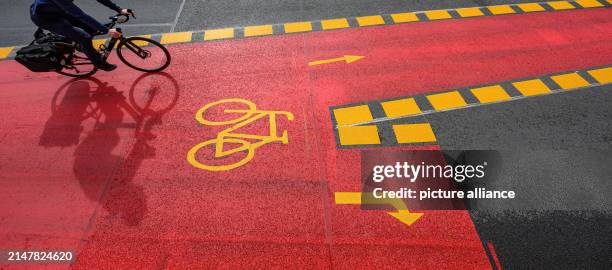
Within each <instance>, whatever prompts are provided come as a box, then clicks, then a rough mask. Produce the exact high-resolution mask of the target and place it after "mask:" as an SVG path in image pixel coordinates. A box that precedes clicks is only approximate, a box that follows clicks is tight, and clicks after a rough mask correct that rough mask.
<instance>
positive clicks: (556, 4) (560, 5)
mask: <svg viewBox="0 0 612 270" xmlns="http://www.w3.org/2000/svg"><path fill="white" fill-rule="evenodd" d="M546 4H548V5H549V6H550V7H552V8H553V9H555V10H565V9H574V8H576V7H574V6H573V5H572V4H570V3H569V2H567V1H552V2H546Z"/></svg>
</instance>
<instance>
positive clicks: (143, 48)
mask: <svg viewBox="0 0 612 270" xmlns="http://www.w3.org/2000/svg"><path fill="white" fill-rule="evenodd" d="M132 17H133V16H132ZM109 19H110V20H111V21H110V22H109V23H107V24H106V25H105V26H106V27H108V28H114V27H115V25H117V24H123V23H126V22H128V21H129V20H130V16H129V15H123V14H117V15H115V16H112V17H109ZM117 31H119V32H120V33H122V31H121V28H117ZM46 38H48V39H50V40H56V41H52V42H51V43H52V44H53V45H54V46H55V47H56V48H58V50H59V51H60V53H61V54H62V55H63V59H62V60H61V68H60V69H58V70H55V72H57V73H59V74H62V75H66V76H70V77H76V78H84V77H89V76H91V75H93V74H94V73H96V71H97V70H98V69H97V68H96V67H95V66H94V64H93V63H92V62H91V61H90V60H89V58H88V57H87V56H86V55H85V54H84V53H83V52H81V49H80V48H79V47H80V46H79V45H78V44H76V43H75V42H69V41H67V40H66V39H65V38H64V37H62V36H59V35H56V34H52V33H49V34H46ZM115 46H116V47H117V48H116V50H117V56H118V57H119V59H120V60H121V62H123V63H125V64H126V65H127V66H129V67H131V68H133V69H135V70H138V71H143V72H158V71H162V70H164V69H166V68H167V67H168V66H169V65H170V61H171V58H170V52H168V49H166V47H164V46H163V45H162V44H160V43H159V42H157V41H155V40H152V39H149V38H145V37H138V36H136V37H124V36H123V35H122V36H121V37H119V38H111V39H110V41H109V42H108V45H105V44H101V45H100V46H99V47H98V49H99V50H100V53H101V56H102V59H103V60H104V61H106V59H108V57H109V56H110V54H111V52H112V50H113V49H114V48H115ZM154 52H156V53H154ZM138 61H140V62H141V63H138ZM147 64H148V65H151V66H146V65H147Z"/></svg>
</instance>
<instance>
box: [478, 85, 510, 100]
mask: <svg viewBox="0 0 612 270" xmlns="http://www.w3.org/2000/svg"><path fill="white" fill-rule="evenodd" d="M471 91H472V94H474V96H475V97H476V98H477V99H478V100H479V101H480V103H491V102H499V101H504V100H510V99H512V98H511V97H510V95H508V93H506V90H504V88H502V87H501V86H499V85H493V86H486V87H480V88H474V89H472V90H471Z"/></svg>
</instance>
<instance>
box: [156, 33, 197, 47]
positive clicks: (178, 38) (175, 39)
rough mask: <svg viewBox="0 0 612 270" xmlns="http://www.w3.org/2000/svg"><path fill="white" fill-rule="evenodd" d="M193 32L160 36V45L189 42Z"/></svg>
mask: <svg viewBox="0 0 612 270" xmlns="http://www.w3.org/2000/svg"><path fill="white" fill-rule="evenodd" d="M192 35H193V32H176V33H166V34H163V35H162V38H161V42H160V43H161V44H173V43H184V42H190V41H191V37H192Z"/></svg>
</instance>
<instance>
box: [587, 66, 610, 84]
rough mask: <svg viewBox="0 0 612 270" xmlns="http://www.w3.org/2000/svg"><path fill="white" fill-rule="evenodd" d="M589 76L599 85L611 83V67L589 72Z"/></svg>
mask: <svg viewBox="0 0 612 270" xmlns="http://www.w3.org/2000/svg"><path fill="white" fill-rule="evenodd" d="M589 74H590V75H591V76H592V77H593V78H595V80H597V81H598V82H599V83H601V84H604V83H612V67H608V68H602V69H594V70H589Z"/></svg>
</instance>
